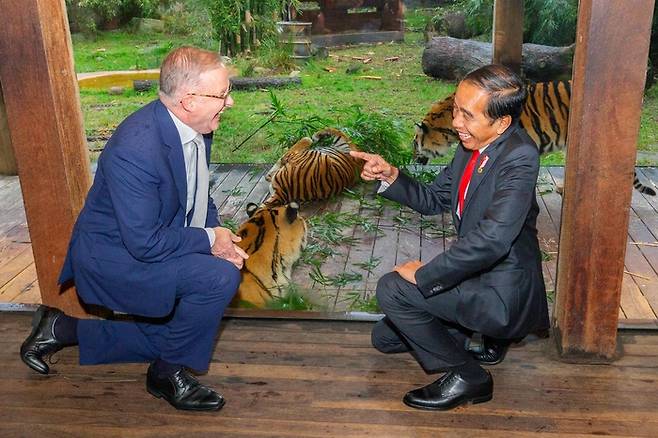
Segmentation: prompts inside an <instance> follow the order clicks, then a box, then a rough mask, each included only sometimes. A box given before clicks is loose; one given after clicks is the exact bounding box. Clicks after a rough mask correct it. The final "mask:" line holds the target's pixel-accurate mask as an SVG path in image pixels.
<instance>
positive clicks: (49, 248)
mask: <svg viewBox="0 0 658 438" xmlns="http://www.w3.org/2000/svg"><path fill="white" fill-rule="evenodd" d="M0 10H2V15H0V26H1V28H2V32H3V35H2V38H0V59H1V60H2V62H0V78H1V80H2V90H3V92H4V98H5V105H6V109H7V120H8V123H9V129H10V132H11V140H12V144H13V146H14V151H15V153H16V162H17V164H18V172H19V179H20V182H21V189H22V191H23V200H24V203H25V213H26V216H27V223H28V227H29V230H30V238H31V240H32V251H33V252H34V259H35V264H36V270H37V276H38V279H39V288H40V290H41V297H42V300H43V302H44V303H45V304H49V305H53V306H56V307H58V308H60V309H62V310H64V311H65V312H67V313H69V314H74V315H79V316H80V315H82V314H84V312H83V310H82V308H81V306H80V304H79V302H78V299H77V296H76V294H75V290H74V289H73V288H70V289H69V290H67V291H60V288H59V286H58V285H57V278H58V275H59V271H60V269H61V267H62V264H63V261H64V256H65V254H66V249H67V246H68V240H69V237H70V235H71V230H72V227H73V223H74V221H75V219H76V217H77V216H78V213H79V212H80V209H81V208H82V205H83V203H84V198H85V196H86V194H87V191H88V189H89V186H90V182H91V181H90V172H89V154H88V151H87V147H86V141H85V136H84V130H83V125H82V112H81V110H80V101H79V97H78V85H77V82H76V76H75V72H74V70H73V50H72V47H71V37H70V34H69V27H68V20H67V18H66V8H65V5H64V0H59V1H55V0H0Z"/></svg>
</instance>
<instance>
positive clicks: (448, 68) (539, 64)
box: [422, 37, 574, 82]
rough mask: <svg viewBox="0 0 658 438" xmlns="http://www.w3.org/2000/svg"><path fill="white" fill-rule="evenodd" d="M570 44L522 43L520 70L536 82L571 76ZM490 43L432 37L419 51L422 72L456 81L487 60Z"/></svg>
mask: <svg viewBox="0 0 658 438" xmlns="http://www.w3.org/2000/svg"><path fill="white" fill-rule="evenodd" d="M573 53H574V46H573V45H571V46H566V47H552V46H542V45H539V44H524V45H523V51H522V64H521V67H522V70H523V74H524V76H525V78H526V79H529V80H531V81H536V82H546V81H552V80H558V79H560V80H568V79H571V64H572V61H573ZM492 55H493V48H492V45H491V43H484V42H480V41H473V40H461V39H458V38H451V37H434V38H432V39H431V40H430V41H429V42H428V43H427V46H425V50H424V51H423V59H422V66H423V72H424V73H425V74H426V75H428V76H431V77H433V78H437V79H448V80H460V79H461V78H463V77H464V76H465V75H466V73H468V72H470V71H471V70H474V69H476V68H478V67H482V66H483V65H487V64H490V63H491V60H492Z"/></svg>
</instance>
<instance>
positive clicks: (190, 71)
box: [160, 46, 224, 98]
mask: <svg viewBox="0 0 658 438" xmlns="http://www.w3.org/2000/svg"><path fill="white" fill-rule="evenodd" d="M223 67H224V63H223V62H222V59H221V57H220V56H219V54H218V53H217V52H212V51H210V50H204V49H199V48H197V47H191V46H183V47H179V48H177V49H174V50H172V51H171V52H170V53H169V55H167V57H166V58H165V59H164V61H162V66H161V67H160V94H161V95H165V96H167V97H169V98H173V97H175V96H176V94H177V93H178V92H179V90H180V89H181V88H183V87H184V86H195V85H197V84H198V83H199V78H200V76H201V74H202V73H204V72H206V71H210V70H215V69H217V68H223Z"/></svg>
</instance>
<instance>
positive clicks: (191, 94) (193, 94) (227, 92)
mask: <svg viewBox="0 0 658 438" xmlns="http://www.w3.org/2000/svg"><path fill="white" fill-rule="evenodd" d="M230 94H231V86H230V85H229V86H228V89H227V90H226V92H225V93H224V95H223V96H218V95H216V94H201V93H187V95H188V96H201V97H212V98H213V99H220V100H224V101H226V99H228V96H229V95H230Z"/></svg>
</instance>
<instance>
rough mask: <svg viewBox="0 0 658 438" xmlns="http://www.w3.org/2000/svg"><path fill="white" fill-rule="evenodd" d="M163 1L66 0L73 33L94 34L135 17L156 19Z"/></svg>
mask: <svg viewBox="0 0 658 438" xmlns="http://www.w3.org/2000/svg"><path fill="white" fill-rule="evenodd" d="M162 3H165V1H163V0H66V8H67V11H68V16H69V25H70V27H71V30H72V31H73V32H78V31H80V32H83V33H85V34H94V33H96V31H97V29H99V28H104V27H105V26H106V25H107V24H108V23H110V22H112V21H114V20H118V21H119V23H120V24H125V23H126V22H128V21H129V20H130V19H132V18H134V17H156V16H157V15H158V7H159V6H160V5H161V4H162Z"/></svg>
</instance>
